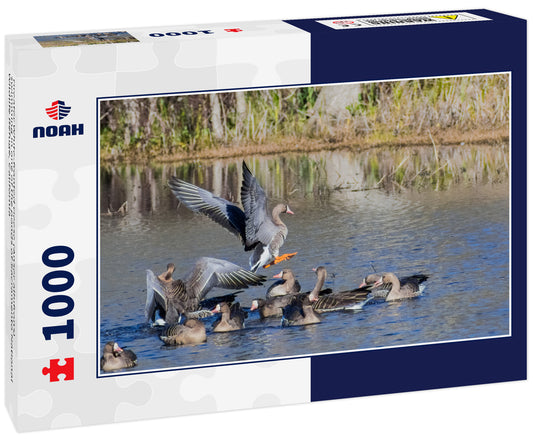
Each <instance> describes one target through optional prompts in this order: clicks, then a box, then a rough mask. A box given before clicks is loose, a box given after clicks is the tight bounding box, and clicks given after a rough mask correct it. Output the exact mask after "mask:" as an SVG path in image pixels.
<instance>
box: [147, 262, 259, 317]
mask: <svg viewBox="0 0 533 445" xmlns="http://www.w3.org/2000/svg"><path fill="white" fill-rule="evenodd" d="M174 269H175V266H174V264H172V263H169V264H168V265H167V270H166V272H164V273H162V274H161V275H159V276H156V275H155V274H154V273H153V272H152V271H151V270H147V271H146V287H147V296H146V306H145V309H144V314H145V316H146V321H149V320H152V321H155V316H156V312H157V311H158V310H159V312H160V315H161V316H162V317H163V319H164V321H165V322H166V323H178V322H179V320H180V318H181V315H182V314H185V315H188V316H189V318H193V317H194V315H195V314H193V312H194V311H198V310H199V309H201V304H200V302H201V301H202V300H204V298H205V296H206V294H207V293H208V292H209V291H210V290H211V289H212V288H214V287H219V288H224V289H246V288H248V286H259V285H261V284H263V282H264V281H265V280H266V277H265V276H263V275H257V274H255V273H253V272H250V271H248V270H245V269H242V268H241V267H239V266H237V265H236V264H233V263H230V262H229V261H225V260H219V259H217V258H208V257H202V258H199V259H198V260H197V261H196V263H195V265H194V267H193V268H192V270H191V271H190V272H189V274H188V275H187V277H186V278H185V279H183V280H180V279H178V280H174V279H173V278H172V274H173V273H174ZM205 312H207V314H202V315H204V316H206V315H211V313H210V312H209V311H205Z"/></svg>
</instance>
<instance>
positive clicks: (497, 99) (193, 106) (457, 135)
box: [100, 74, 509, 162]
mask: <svg viewBox="0 0 533 445" xmlns="http://www.w3.org/2000/svg"><path fill="white" fill-rule="evenodd" d="M100 114H101V126H100V134H101V147H100V152H101V159H102V161H104V162H146V161H152V160H155V161H179V160H190V159H202V158H215V157H233V156H243V155H251V154H272V153H281V152H287V151H292V152H298V151H316V150H324V149H339V148H350V149H352V150H365V149H368V148H372V147H385V146H387V147H401V146H417V145H428V144H430V143H432V139H433V140H434V141H435V143H436V144H439V145H454V144H461V143H467V144H470V143H498V142H501V141H506V140H508V135H509V132H508V128H509V79H508V75H506V74H502V75H482V76H468V77H450V78H439V79H425V80H409V81H397V82H380V83H366V84H350V85H335V86H324V87H303V88H287V89H273V90H260V91H246V92H244V91H240V92H230V93H218V94H199V95H190V96H169V97H154V98H141V99H127V100H116V101H105V102H102V104H101V109H100Z"/></svg>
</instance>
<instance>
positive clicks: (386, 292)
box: [362, 272, 429, 301]
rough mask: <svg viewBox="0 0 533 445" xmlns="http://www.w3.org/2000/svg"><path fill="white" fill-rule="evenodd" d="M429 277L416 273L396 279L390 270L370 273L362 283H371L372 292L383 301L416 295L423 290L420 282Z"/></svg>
mask: <svg viewBox="0 0 533 445" xmlns="http://www.w3.org/2000/svg"><path fill="white" fill-rule="evenodd" d="M428 278H429V277H428V276H427V275H423V274H418V275H411V276H409V277H405V278H403V279H402V280H400V279H398V277H397V276H396V275H394V274H393V273H392V272H385V273H382V274H370V275H367V276H366V277H365V279H364V280H363V283H362V285H363V284H368V285H372V294H373V295H374V298H376V296H377V297H378V298H381V299H385V301H395V300H403V299H407V298H413V297H418V296H419V295H420V294H421V293H422V291H423V290H424V285H422V283H423V282H424V281H426V280H427V279H428Z"/></svg>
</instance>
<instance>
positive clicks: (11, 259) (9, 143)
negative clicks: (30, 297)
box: [4, 41, 18, 423]
mask: <svg viewBox="0 0 533 445" xmlns="http://www.w3.org/2000/svg"><path fill="white" fill-rule="evenodd" d="M5 47H6V61H5V63H6V64H5V66H6V71H5V79H6V80H5V81H6V83H5V98H6V108H5V110H6V118H7V119H6V122H5V126H6V132H5V134H6V148H7V150H6V154H5V156H6V168H7V172H6V180H7V184H6V191H7V194H8V196H7V199H6V205H7V209H6V213H5V218H6V221H5V223H6V224H5V229H6V232H5V243H6V250H5V255H6V257H5V264H6V271H5V274H6V275H5V293H4V295H5V317H6V318H5V342H6V343H5V349H4V350H5V353H6V356H5V358H4V363H5V382H4V386H5V404H6V407H7V410H8V412H9V415H10V416H11V418H12V419H13V421H14V422H15V423H16V412H17V409H18V403H17V401H18V399H17V394H18V391H17V383H18V382H17V376H16V370H17V369H16V361H17V335H16V328H17V324H16V318H15V316H16V312H15V310H16V298H17V294H16V223H17V218H16V192H15V181H16V166H15V161H16V158H15V150H16V123H17V121H16V108H15V104H16V102H15V100H16V78H15V76H14V73H13V60H12V58H13V51H12V45H11V43H10V42H9V41H6V42H5Z"/></svg>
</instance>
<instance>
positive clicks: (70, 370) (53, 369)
mask: <svg viewBox="0 0 533 445" xmlns="http://www.w3.org/2000/svg"><path fill="white" fill-rule="evenodd" d="M60 361H61V359H58V358H56V359H51V360H50V367H46V366H45V367H44V368H43V369H42V373H43V375H49V377H50V381H51V382H59V381H61V380H60V379H59V376H60V375H61V374H62V375H63V376H64V377H63V381H65V380H74V357H68V358H65V359H64V361H65V363H64V364H61V365H60V364H59V362H60Z"/></svg>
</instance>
